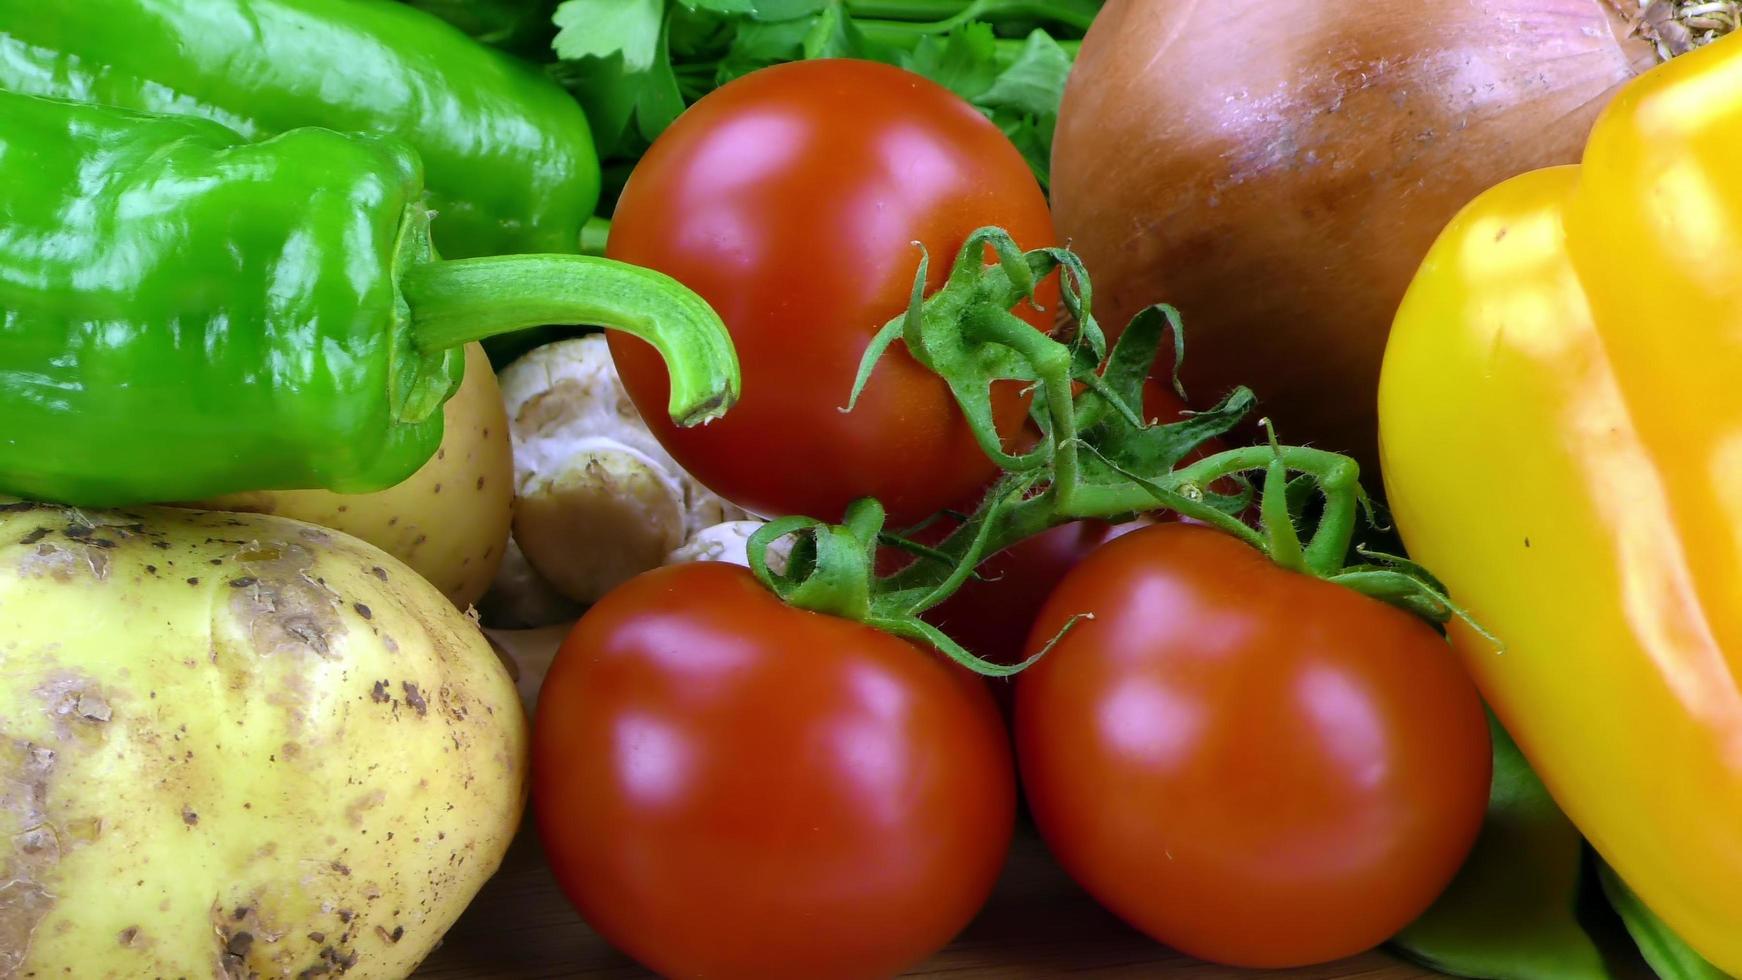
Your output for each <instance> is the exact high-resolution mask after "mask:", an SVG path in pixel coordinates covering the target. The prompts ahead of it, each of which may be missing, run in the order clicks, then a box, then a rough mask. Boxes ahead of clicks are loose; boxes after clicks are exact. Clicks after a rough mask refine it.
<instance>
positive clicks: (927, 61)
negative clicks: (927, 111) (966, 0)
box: [901, 22, 998, 102]
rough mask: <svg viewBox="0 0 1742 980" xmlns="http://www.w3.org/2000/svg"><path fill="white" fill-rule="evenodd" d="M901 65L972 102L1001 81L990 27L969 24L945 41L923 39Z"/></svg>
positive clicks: (932, 37) (936, 38)
mask: <svg viewBox="0 0 1742 980" xmlns="http://www.w3.org/2000/svg"><path fill="white" fill-rule="evenodd" d="M901 65H902V67H903V68H906V69H907V70H908V71H911V72H916V73H918V74H921V75H924V76H925V77H927V78H929V79H931V80H932V81H934V82H937V83H938V84H939V85H942V86H943V87H945V88H947V89H949V90H950V91H952V92H954V93H956V94H957V95H959V96H961V97H962V98H964V99H967V100H968V101H970V102H972V101H974V100H975V99H977V98H979V97H980V96H981V95H983V94H985V93H986V92H987V91H988V90H990V89H991V88H992V85H993V83H995V82H996V81H997V80H998V43H997V37H996V36H995V35H994V34H993V33H992V26H991V25H990V24H983V23H978V22H976V23H972V24H966V25H963V26H962V27H960V28H957V29H956V30H954V31H951V32H950V34H949V36H948V37H945V38H941V39H940V38H938V37H936V36H927V37H923V38H921V39H920V41H919V43H918V44H916V45H915V46H914V49H913V53H912V54H910V55H908V56H907V57H906V58H904V59H902V62H901Z"/></svg>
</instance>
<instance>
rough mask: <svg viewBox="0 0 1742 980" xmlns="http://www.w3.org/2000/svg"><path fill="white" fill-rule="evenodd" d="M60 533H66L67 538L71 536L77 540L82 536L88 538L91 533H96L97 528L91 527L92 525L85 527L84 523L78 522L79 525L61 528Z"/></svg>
mask: <svg viewBox="0 0 1742 980" xmlns="http://www.w3.org/2000/svg"><path fill="white" fill-rule="evenodd" d="M61 533H62V534H64V535H66V536H67V537H69V538H72V539H73V540H74V541H78V540H80V539H82V538H88V537H90V536H91V535H93V534H95V533H97V529H96V528H92V527H85V526H84V525H82V524H80V525H74V526H72V527H68V528H63V529H62V530H61Z"/></svg>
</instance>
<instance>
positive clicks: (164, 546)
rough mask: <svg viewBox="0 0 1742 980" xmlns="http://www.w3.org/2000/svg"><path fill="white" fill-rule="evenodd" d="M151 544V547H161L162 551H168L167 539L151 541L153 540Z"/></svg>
mask: <svg viewBox="0 0 1742 980" xmlns="http://www.w3.org/2000/svg"><path fill="white" fill-rule="evenodd" d="M151 546H152V547H153V548H158V549H161V550H163V551H168V550H169V547H170V545H169V542H168V541H153V542H151Z"/></svg>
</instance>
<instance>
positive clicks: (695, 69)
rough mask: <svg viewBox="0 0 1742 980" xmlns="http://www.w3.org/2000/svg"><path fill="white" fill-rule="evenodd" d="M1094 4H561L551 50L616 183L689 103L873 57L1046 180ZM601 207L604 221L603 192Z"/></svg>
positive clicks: (733, 0)
mask: <svg viewBox="0 0 1742 980" xmlns="http://www.w3.org/2000/svg"><path fill="white" fill-rule="evenodd" d="M415 2H422V3H437V2H447V3H453V2H458V0H415ZM536 2H540V3H549V2H550V0H536ZM1099 6H1100V0H1059V6H1058V7H1056V8H1055V7H1052V6H1049V5H1043V4H1038V3H1019V2H1012V3H1000V2H999V0H880V2H876V3H871V2H869V0H563V2H562V3H561V4H560V5H559V6H558V7H557V8H556V15H555V17H554V21H555V23H556V25H557V26H558V27H560V28H561V30H560V31H559V32H558V33H557V35H556V39H555V41H554V42H553V43H552V47H553V48H554V49H555V50H554V54H555V55H556V56H557V58H558V59H560V60H559V61H558V62H557V63H556V64H554V65H551V66H549V67H548V70H549V71H550V72H551V74H552V75H553V76H554V77H555V78H556V79H557V80H558V81H560V82H562V83H563V84H564V85H565V86H566V87H567V88H568V89H569V90H570V91H571V92H573V93H574V94H575V97H576V98H577V99H579V100H580V102H581V104H582V107H583V108H584V109H585V110H586V112H587V117H588V119H589V121H590V122H591V123H592V126H593V130H594V132H593V136H594V141H595V142H596V143H597V145H598V147H599V151H600V153H601V154H602V155H603V156H604V164H605V168H606V171H607V174H608V175H609V176H611V177H612V178H613V179H610V180H608V181H607V183H608V184H610V185H616V184H620V182H621V177H622V175H623V174H626V173H627V172H628V170H629V169H630V168H631V167H632V166H633V164H634V163H635V161H636V160H637V159H639V157H640V156H641V154H642V153H645V152H646V150H647V147H648V145H649V144H650V143H651V141H652V140H654V139H656V138H657V137H658V136H659V134H660V133H661V132H663V131H664V130H665V128H666V127H667V126H669V125H670V124H671V122H672V121H673V120H675V119H676V118H677V117H678V115H679V114H680V113H682V112H683V110H684V108H685V106H686V105H688V104H689V103H690V102H693V101H695V100H696V99H699V98H701V97H702V96H704V95H706V94H707V93H708V92H710V91H712V90H713V89H714V88H717V87H719V86H721V85H724V84H726V83H727V82H730V81H731V80H733V79H735V78H738V77H740V76H743V75H747V74H749V73H750V72H753V71H756V70H758V69H761V68H765V67H767V66H769V65H774V64H779V63H782V62H786V61H799V60H804V59H808V58H870V59H874V60H877V61H885V62H889V63H891V64H895V65H900V66H902V67H904V68H906V69H908V70H910V71H913V72H916V73H918V74H920V75H924V76H926V77H927V78H930V79H932V80H933V81H936V82H938V83H940V84H942V85H944V86H945V87H946V88H949V89H950V90H951V91H953V92H955V93H956V94H957V95H960V96H961V97H962V98H964V99H966V100H968V101H969V102H971V103H973V104H974V105H975V106H976V107H978V108H979V110H980V111H981V112H983V113H985V114H986V116H987V117H988V118H990V119H991V120H992V122H993V123H994V124H995V125H997V126H998V128H999V129H1000V130H1002V131H1003V132H1004V133H1005V135H1006V136H1008V137H1009V138H1010V140H1011V142H1012V143H1014V144H1015V145H1016V148H1017V149H1018V150H1019V151H1021V153H1022V155H1023V157H1024V159H1026V160H1027V161H1028V163H1029V166H1030V167H1031V168H1033V170H1034V172H1035V174H1036V176H1037V177H1038V178H1039V179H1040V181H1041V183H1042V185H1045V184H1046V183H1047V177H1048V174H1047V166H1048V158H1049V157H1050V155H1051V149H1052V138H1053V133H1054V131H1055V129H1056V128H1057V125H1058V105H1059V100H1060V98H1061V97H1062V95H1063V92H1064V84H1065V79H1066V78H1067V77H1068V76H1069V74H1070V68H1071V61H1072V58H1073V53H1074V51H1075V49H1076V45H1077V41H1078V40H1079V39H1080V38H1081V37H1082V35H1083V30H1084V25H1085V24H1086V23H1087V19H1088V18H1089V17H1090V16H1092V14H1093V12H1094V11H1095V10H1097V9H1099ZM855 11H859V12H858V13H855ZM872 14H874V16H872ZM1060 40H1063V41H1065V42H1066V43H1064V44H1061V43H1060ZM604 204H605V208H606V210H607V212H608V211H609V208H610V204H611V200H610V196H609V195H607V198H606V200H605V202H604Z"/></svg>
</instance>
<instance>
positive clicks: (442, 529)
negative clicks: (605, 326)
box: [198, 344, 514, 609]
mask: <svg viewBox="0 0 1742 980" xmlns="http://www.w3.org/2000/svg"><path fill="white" fill-rule="evenodd" d="M445 420H446V425H447V428H446V431H445V433H444V434H443V436H442V446H441V449H439V450H437V452H436V455H435V458H433V459H431V460H430V461H429V462H428V463H425V464H424V466H423V468H422V469H420V470H418V471H417V472H416V473H414V474H412V476H411V478H410V479H408V480H406V481H405V482H404V483H401V484H399V485H398V486H395V487H392V488H390V489H387V490H382V491H380V492H378V493H367V494H338V493H330V492H328V491H326V490H279V491H260V492H257V493H238V494H231V495H229V496H225V497H219V498H217V499H215V500H211V501H207V502H205V503H204V504H201V505H198V506H204V507H209V508H211V509H213V510H236V511H248V512H251V513H257V514H277V515H279V516H281V517H290V518H295V519H296V520H299V521H308V522H309V523H310V524H319V525H320V526H322V527H330V528H334V529H336V530H340V531H344V532H345V533H346V534H352V535H355V536H357V537H359V538H362V539H363V540H365V541H367V542H369V543H370V544H373V545H375V546H376V547H378V548H382V549H385V550H386V551H387V552H388V553H389V554H391V555H393V556H394V557H395V558H398V559H399V560H401V561H403V562H405V563H406V564H408V565H410V566H411V567H412V568H413V569H415V570H416V571H417V572H418V574H420V575H422V576H423V577H424V578H427V579H429V580H430V581H431V582H433V583H435V585H436V587H437V588H439V589H441V590H442V592H443V593H444V594H446V595H447V597H448V599H449V600H451V601H452V602H453V604H454V605H455V606H458V607H459V608H461V609H464V608H466V607H467V606H470V605H471V604H472V603H474V602H477V601H478V599H479V598H480V597H481V596H483V594H484V592H485V590H487V589H489V587H490V582H491V580H492V579H494V578H495V577H496V569H497V567H498V566H500V565H501V564H502V554H503V551H504V550H505V548H506V546H507V543H508V530H509V522H510V519H511V518H512V515H513V508H514V455H513V449H512V447H511V445H510V441H509V434H508V413H507V411H506V409H505V408H504V407H503V404H502V389H501V388H500V387H499V386H498V385H497V383H496V375H495V373H494V372H493V371H491V369H490V359H489V358H488V357H486V356H485V355H484V349H483V348H482V347H480V346H479V345H477V344H469V345H467V347H466V380H465V382H464V383H463V384H462V385H460V390H459V391H458V392H456V393H455V395H454V397H453V398H451V399H449V401H448V404H447V408H446V416H445Z"/></svg>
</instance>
